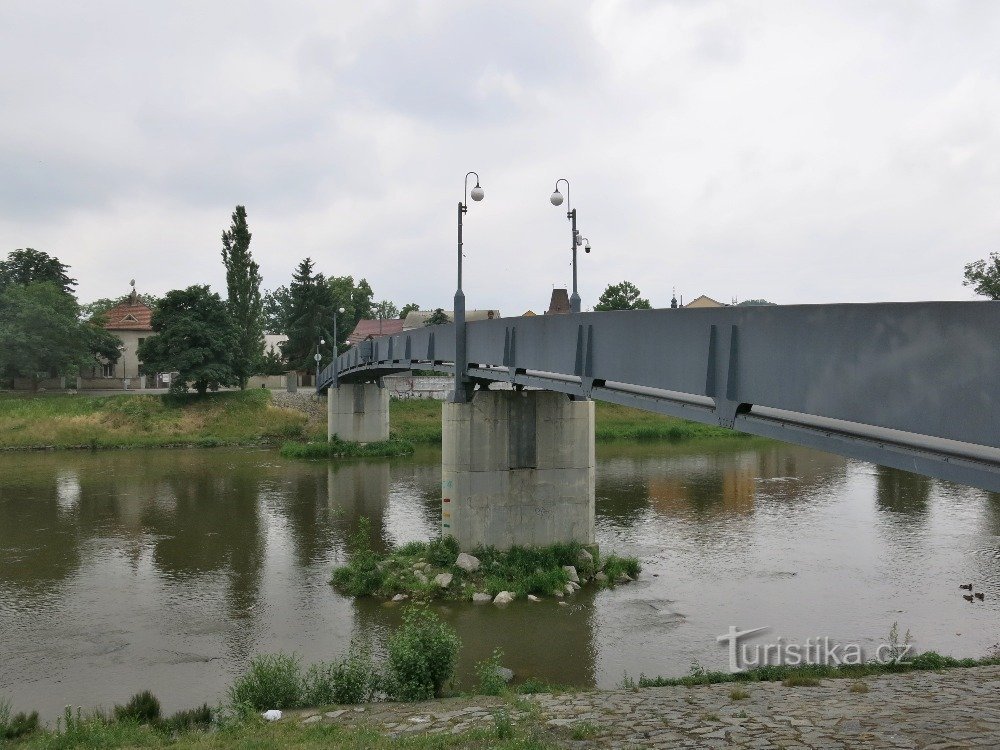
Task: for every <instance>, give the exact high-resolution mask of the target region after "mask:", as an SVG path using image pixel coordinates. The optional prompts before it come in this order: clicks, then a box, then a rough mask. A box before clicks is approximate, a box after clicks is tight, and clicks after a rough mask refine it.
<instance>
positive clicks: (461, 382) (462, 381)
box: [452, 172, 485, 404]
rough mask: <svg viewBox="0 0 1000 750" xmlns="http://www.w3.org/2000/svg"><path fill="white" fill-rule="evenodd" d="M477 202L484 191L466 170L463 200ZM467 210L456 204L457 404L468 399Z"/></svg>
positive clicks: (462, 204) (472, 173)
mask: <svg viewBox="0 0 1000 750" xmlns="http://www.w3.org/2000/svg"><path fill="white" fill-rule="evenodd" d="M469 175H476V186H475V187H474V188H472V191H471V193H470V191H469ZM470 195H471V196H472V200H474V201H476V202H477V203H478V202H479V201H481V200H482V199H483V196H484V195H485V193H484V192H483V189H482V188H481V187H480V186H479V175H478V174H476V173H475V172H468V173H466V175H465V201H468V200H469V196H470ZM468 210H469V207H468V206H467V205H466V203H464V202H463V203H459V204H458V289H457V290H456V291H455V311H454V321H455V392H454V393H453V394H452V400H453V401H454V402H455V403H457V404H464V403H465V402H466V401H467V400H468V399H467V396H466V392H465V385H466V376H465V369H466V367H467V366H468V362H467V361H466V349H465V293H464V292H463V291H462V217H463V216H464V215H465V212H466V211H468Z"/></svg>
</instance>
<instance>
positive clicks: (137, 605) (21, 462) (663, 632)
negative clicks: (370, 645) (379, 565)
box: [0, 440, 1000, 717]
mask: <svg viewBox="0 0 1000 750" xmlns="http://www.w3.org/2000/svg"><path fill="white" fill-rule="evenodd" d="M439 486H440V453H439V452H437V451H434V450H428V451H422V452H420V453H418V454H417V455H416V456H414V457H412V458H408V459H403V460H394V461H392V462H388V461H372V462H346V463H335V464H328V463H312V462H295V461H286V460H283V459H281V458H279V457H278V456H277V455H275V454H274V453H273V452H269V451H230V450H218V451H185V450H178V451H143V452H132V453H112V452H107V453H56V454H32V455H28V454H21V455H5V456H0V694H6V695H10V696H12V697H13V699H14V702H15V705H16V706H17V707H18V708H23V709H34V708H37V709H40V710H41V711H43V713H44V714H45V715H46V716H49V717H51V716H54V715H56V714H57V713H58V712H59V711H60V709H61V707H62V706H63V705H64V704H67V703H84V704H85V705H86V704H90V705H93V704H103V705H108V704H110V703H113V702H116V701H119V702H120V701H123V700H125V699H126V698H127V697H128V696H129V695H131V694H132V693H134V692H136V691H138V690H142V689H145V688H151V689H153V690H154V691H155V692H157V693H158V694H159V695H160V696H161V698H162V699H163V700H164V703H165V704H166V707H167V708H168V709H173V708H178V707H183V706H188V705H192V704H196V703H200V702H202V701H206V700H207V701H210V702H211V701H217V700H219V699H220V698H221V697H222V695H223V692H224V690H225V687H226V685H227V684H228V683H229V682H230V681H231V679H232V677H233V675H234V674H236V673H237V672H238V671H239V670H240V669H242V668H243V667H244V666H245V664H246V661H247V659H248V658H249V657H250V655H252V654H253V653H257V652H260V651H274V650H279V649H280V650H286V651H297V652H298V653H300V654H301V655H302V656H303V658H304V659H305V660H306V661H311V660H318V659H330V658H334V657H335V656H337V655H340V654H343V653H344V652H345V651H346V650H347V648H348V645H349V643H350V641H351V639H352V638H357V637H363V638H366V639H372V638H374V639H375V640H376V641H379V640H380V639H381V640H384V637H385V635H386V633H387V632H388V630H389V629H390V628H392V627H394V626H395V625H396V624H397V623H398V621H399V617H400V614H401V610H400V609H399V608H398V607H396V606H386V605H385V604H383V603H381V602H376V601H361V602H356V603H355V602H351V601H349V600H346V599H344V598H342V597H340V596H338V595H337V594H336V593H335V592H334V591H332V589H331V588H330V586H329V584H328V581H329V576H330V571H331V569H332V568H333V567H334V565H336V564H338V563H339V562H342V561H343V560H344V558H345V554H346V553H345V549H346V540H347V539H348V537H349V536H350V534H351V533H352V532H353V530H354V529H356V528H357V526H358V522H359V520H360V519H361V518H362V517H367V518H369V519H370V520H371V529H372V536H373V538H372V540H371V541H372V543H373V544H374V545H376V546H377V547H380V548H384V547H385V546H386V545H389V544H398V543H403V542H407V541H410V540H414V539H426V538H428V537H429V536H430V535H432V534H433V533H435V531H436V529H437V528H438V514H439V512H440V502H439V499H438V492H439ZM597 537H598V541H599V543H600V544H601V546H602V549H604V550H615V551H619V552H624V553H628V554H633V555H636V556H638V557H640V559H641V560H642V561H643V565H644V574H643V577H642V579H641V580H640V581H639V582H638V583H636V584H633V585H630V586H626V587H621V588H619V589H617V590H615V591H607V592H601V593H599V594H592V593H586V594H580V595H578V596H577V597H576V598H575V600H574V601H573V602H572V605H571V606H569V607H559V606H556V605H555V603H554V602H551V601H547V602H543V603H540V604H531V603H528V602H515V603H514V604H513V605H511V606H510V607H508V608H506V609H500V608H496V607H493V606H491V605H485V606H478V607H477V606H472V605H465V604H448V605H443V606H442V607H440V610H441V613H442V616H443V617H444V618H445V619H447V620H448V621H450V622H451V623H452V624H454V626H455V627H456V628H457V629H458V630H459V632H460V634H461V637H462V640H463V643H464V646H463V651H462V655H461V662H460V673H461V674H462V675H463V678H464V680H465V681H466V684H468V683H469V681H470V680H471V675H472V667H473V665H474V663H475V662H476V661H479V660H482V659H485V658H486V657H487V656H489V654H490V652H491V651H492V650H493V649H494V648H495V647H498V646H499V647H500V648H502V649H503V650H504V652H505V653H506V658H505V662H506V663H507V664H508V665H509V666H510V667H512V668H513V669H514V670H515V671H516V672H517V673H518V674H519V675H533V676H537V677H540V678H543V679H547V680H550V681H553V682H558V683H563V684H570V685H580V686H591V685H595V684H596V685H600V686H605V687H609V686H612V685H614V684H615V683H616V682H618V681H619V680H620V679H621V677H622V673H623V672H624V671H627V672H629V673H630V674H633V675H634V674H638V673H640V672H645V673H647V674H654V673H671V674H678V673H683V672H685V671H687V669H688V667H689V665H690V664H691V662H692V660H697V661H698V662H699V663H701V664H703V665H704V666H706V667H710V668H721V667H723V666H724V654H723V653H722V652H721V651H720V650H719V648H718V646H717V644H716V642H715V636H716V635H717V634H720V633H722V632H724V631H725V630H726V628H728V626H729V625H731V624H732V625H738V626H740V627H761V626H768V627H770V628H771V635H772V636H773V637H775V638H776V637H778V636H784V637H786V639H788V640H789V641H792V640H795V639H804V638H806V637H809V636H817V635H829V636H830V637H831V638H834V639H836V640H840V641H844V642H847V641H854V642H858V643H860V644H862V645H865V644H874V643H875V642H876V641H877V640H878V639H879V638H881V637H882V636H883V635H884V634H885V633H887V631H888V629H889V627H890V626H891V625H892V623H893V622H894V621H898V622H899V623H900V627H901V629H903V630H905V629H906V628H909V629H910V630H911V631H912V632H913V633H914V634H915V636H916V637H917V638H918V640H919V645H920V646H921V647H922V648H936V649H938V650H941V651H944V652H949V653H954V654H956V655H962V656H976V655H981V654H982V653H984V652H985V650H986V649H987V648H988V647H989V646H990V645H992V644H993V643H995V642H997V641H998V640H1000V632H997V626H996V624H995V623H996V622H997V613H998V611H1000V606H998V603H1000V497H998V496H996V495H989V494H988V493H983V492H979V491H977V490H972V489H968V488H964V487H960V486H957V485H950V484H946V483H942V482H937V481H934V480H929V479H926V478H922V477H918V476H915V475H912V474H907V473H904V472H899V471H895V470H891V469H884V468H881V467H874V466H871V465H869V464H863V463H859V462H850V461H846V460H844V459H842V458H838V457H835V456H831V455H828V454H824V453H818V452H815V451H810V450H806V449H802V448H794V447H789V446H784V445H780V444H777V443H768V442H760V441H750V440H729V441H724V442H721V443H697V444H688V445H663V444H655V445H638V446H634V445H633V446H630V445H612V446H602V447H600V449H599V451H598V466H597ZM966 582H973V583H974V584H975V585H976V589H977V590H982V591H984V592H985V593H986V594H987V597H986V601H985V602H981V603H978V602H977V603H976V605H975V606H972V605H969V604H968V603H966V602H965V601H964V600H963V599H962V598H961V596H960V593H961V592H960V590H959V589H958V587H957V586H958V583H966Z"/></svg>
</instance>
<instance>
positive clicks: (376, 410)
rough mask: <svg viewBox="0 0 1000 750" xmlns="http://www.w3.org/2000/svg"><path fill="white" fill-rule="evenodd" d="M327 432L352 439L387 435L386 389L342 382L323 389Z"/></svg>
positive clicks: (366, 440) (368, 440)
mask: <svg viewBox="0 0 1000 750" xmlns="http://www.w3.org/2000/svg"><path fill="white" fill-rule="evenodd" d="M326 434H327V437H333V436H334V435H336V436H337V437H339V438H340V439H341V440H348V441H351V442H355V443H374V442H377V441H379V440H388V439H389V389H388V388H380V387H379V386H378V385H376V384H375V383H341V384H340V387H339V388H329V389H327V392H326Z"/></svg>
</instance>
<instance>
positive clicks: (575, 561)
mask: <svg viewBox="0 0 1000 750" xmlns="http://www.w3.org/2000/svg"><path fill="white" fill-rule="evenodd" d="M370 538H371V537H370V527H369V524H368V522H367V519H362V522H361V523H360V525H359V527H358V530H357V531H356V532H355V533H354V535H353V536H352V537H351V539H350V543H349V547H350V560H349V562H348V564H347V565H345V566H343V567H340V568H337V569H336V570H334V572H333V578H332V579H331V581H330V582H331V584H332V585H333V586H334V588H336V589H337V590H338V591H340V592H341V593H344V594H347V595H349V596H377V597H381V598H384V599H395V600H396V601H402V600H404V599H414V600H422V601H429V600H432V599H448V600H456V601H483V602H485V601H492V600H493V599H494V598H495V597H497V596H498V595H502V594H503V593H504V592H506V594H509V599H518V598H525V597H528V596H529V595H530V596H534V597H539V598H543V597H544V598H551V597H556V598H559V599H561V598H563V597H565V596H568V595H572V594H573V593H575V591H576V590H577V589H579V588H581V587H583V586H586V585H588V584H590V585H593V586H596V587H611V586H615V585H616V584H622V583H628V582H630V581H632V580H634V579H635V578H636V577H637V576H638V575H639V572H640V570H641V566H640V565H639V561H638V560H636V559H635V558H630V557H618V556H617V555H608V556H607V557H602V556H601V555H600V554H599V553H598V552H597V550H596V549H594V550H591V549H587V548H585V547H584V546H583V545H581V544H578V543H567V544H553V545H551V546H548V547H538V548H526V547H511V548H510V549H509V550H505V551H499V550H496V549H493V548H492V547H488V548H479V549H476V550H474V551H473V552H472V553H471V554H460V552H459V549H458V543H457V542H456V541H455V540H454V539H453V538H452V537H446V538H444V539H435V540H432V541H429V542H410V543H409V544H405V545H403V546H401V547H398V548H396V549H394V550H390V551H389V552H386V553H385V554H379V553H377V552H375V551H374V550H373V549H372V548H371V545H370V542H369V539H370Z"/></svg>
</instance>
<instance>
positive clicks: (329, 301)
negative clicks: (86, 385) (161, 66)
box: [0, 206, 419, 393]
mask: <svg viewBox="0 0 1000 750" xmlns="http://www.w3.org/2000/svg"><path fill="white" fill-rule="evenodd" d="M252 237H253V235H252V234H251V232H250V228H249V224H248V221H247V212H246V208H245V207H244V206H236V209H235V210H234V211H233V213H232V216H231V222H230V225H229V228H228V229H226V230H225V231H224V232H223V233H222V248H221V256H222V263H223V266H224V267H225V269H226V299H225V300H223V299H222V297H221V296H220V295H219V294H218V293H216V292H214V291H212V289H211V288H210V287H209V286H208V285H204V284H195V285H192V286H189V287H187V288H186V289H175V290H172V291H169V292H167V293H166V294H165V295H163V296H162V297H156V296H154V295H150V294H141V295H138V298H139V299H140V300H141V301H142V302H144V303H145V304H147V305H148V306H149V307H150V308H151V309H152V310H153V314H152V321H151V326H152V329H153V334H155V335H151V336H149V337H148V338H145V339H144V340H143V341H142V342H141V343H140V345H139V349H138V352H137V354H138V358H139V360H140V361H141V362H142V363H143V365H144V367H145V369H146V370H147V371H148V372H176V373H178V374H179V375H178V377H176V378H175V379H174V380H173V382H172V384H171V389H172V390H175V391H184V390H186V389H187V387H188V384H191V385H192V386H193V387H194V389H195V390H196V391H198V392H199V393H205V392H206V391H208V390H217V389H218V388H220V387H223V386H238V387H240V388H246V386H247V382H248V380H249V379H250V377H252V376H253V375H257V374H280V373H282V372H285V371H287V370H305V371H309V370H311V369H312V367H313V365H314V360H313V356H314V355H315V354H316V353H317V351H318V352H319V353H320V354H321V355H322V356H323V357H324V358H326V359H329V358H330V357H331V356H332V355H333V353H334V349H335V348H336V349H337V350H338V351H342V350H343V349H344V348H345V347H344V343H343V342H344V341H345V340H346V339H347V336H348V335H349V334H350V332H351V331H352V330H353V329H354V327H355V326H356V325H357V322H358V320H360V319H362V318H373V317H379V318H383V319H386V318H391V317H397V316H400V317H403V316H405V315H406V314H407V313H408V312H409V311H410V310H415V309H419V308H418V306H417V305H416V304H415V303H410V304H407V305H404V306H403V307H402V308H399V307H397V306H396V305H395V304H394V303H392V302H389V301H376V300H375V299H374V296H375V295H374V292H373V290H372V288H371V285H370V284H369V283H368V281H367V280H365V279H360V280H359V281H357V282H355V280H354V278H353V277H352V276H330V277H327V276H325V275H324V274H323V273H321V272H319V271H317V270H316V269H315V267H314V264H313V261H312V260H311V259H310V258H305V259H304V260H302V261H301V262H300V263H299V264H298V267H297V268H296V269H295V272H294V274H293V276H292V280H291V282H290V283H289V284H288V285H286V286H280V287H278V288H276V289H274V290H272V291H262V289H261V283H262V279H261V275H260V267H259V265H258V264H257V262H256V261H255V260H254V257H253V253H252V252H251V250H250V243H251V240H252ZM68 270H69V269H68V266H66V265H65V264H63V263H61V262H60V261H59V260H58V258H54V257H52V256H50V255H48V254H47V253H44V252H41V251H37V250H34V249H31V248H27V249H23V250H15V251H13V252H11V253H10V254H9V255H8V257H7V260H5V261H0V378H2V379H8V380H9V379H11V378H15V377H27V378H31V379H32V381H33V382H34V383H37V382H38V380H39V379H40V377H41V376H44V375H48V374H49V373H56V372H57V373H59V374H62V375H75V374H79V373H80V372H83V371H84V370H85V369H87V368H90V367H93V366H94V365H95V364H96V363H98V362H110V363H112V364H114V363H117V362H118V360H119V359H120V357H121V351H122V343H121V340H120V339H119V338H118V337H117V336H115V335H114V333H113V332H111V331H108V330H106V329H105V328H104V324H105V322H106V316H107V313H108V311H109V310H111V309H112V308H114V307H115V306H116V305H118V304H120V303H122V302H123V301H124V300H125V299H127V296H123V297H119V298H101V299H97V300H94V301H93V302H90V303H87V304H80V303H79V301H78V300H77V298H76V295H75V291H74V288H75V287H76V280H75V279H72V278H70V277H69V275H68ZM335 309H336V310H340V309H343V310H344V312H343V313H338V316H337V331H333V330H332V328H333V311H334V310H335ZM265 332H267V333H283V334H285V335H286V336H287V337H288V340H287V341H285V342H283V343H282V344H281V351H280V353H276V352H272V351H270V350H265V345H264V334H265ZM321 340H322V341H325V342H326V343H325V345H323V346H320V344H319V342H320V341H321Z"/></svg>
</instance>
